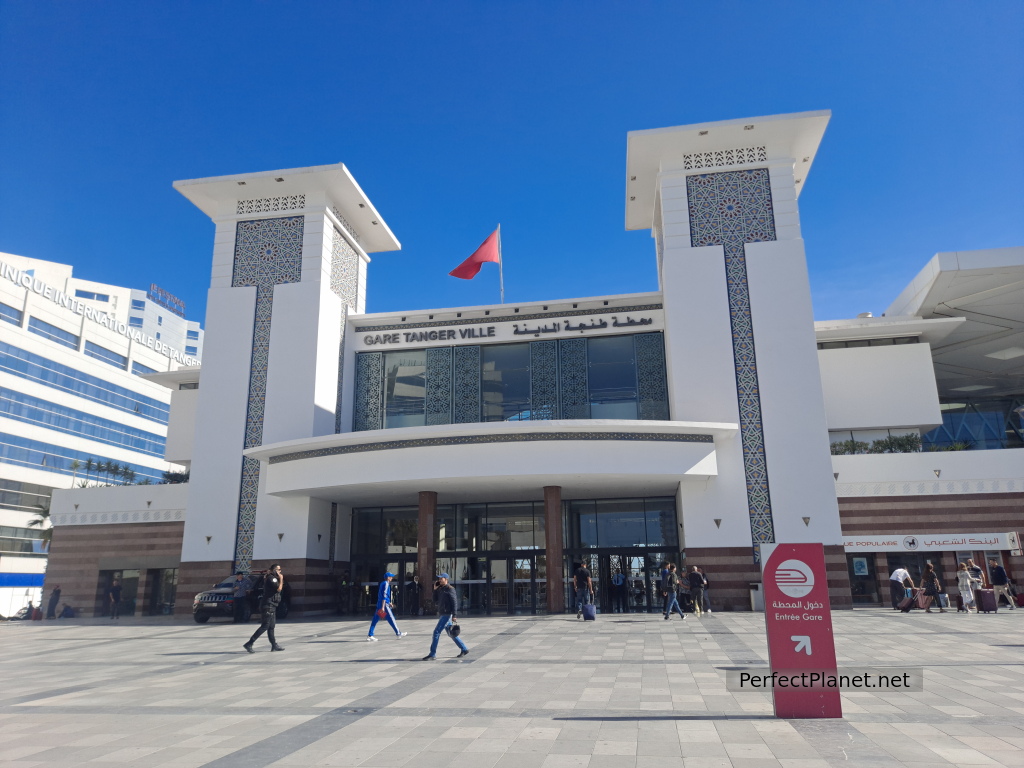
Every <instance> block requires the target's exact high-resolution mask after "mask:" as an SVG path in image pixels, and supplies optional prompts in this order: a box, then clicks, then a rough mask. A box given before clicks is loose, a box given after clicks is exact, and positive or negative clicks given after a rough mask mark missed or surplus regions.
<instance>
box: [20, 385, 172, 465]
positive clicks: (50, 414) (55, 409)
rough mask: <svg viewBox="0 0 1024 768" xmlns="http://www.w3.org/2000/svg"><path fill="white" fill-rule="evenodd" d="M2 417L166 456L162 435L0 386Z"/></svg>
mask: <svg viewBox="0 0 1024 768" xmlns="http://www.w3.org/2000/svg"><path fill="white" fill-rule="evenodd" d="M0 414H2V415H3V416H6V417H7V418H9V419H14V420H15V421H21V422H24V423H26V424H36V425H38V426H41V427H46V428H47V429H52V430H55V431H57V432H64V433H65V434H69V435H80V436H81V437H87V438H89V439H90V440H95V441H97V442H100V443H107V444H108V445H117V446H121V447H124V448H127V449H129V450H132V451H140V452H141V453H148V454H149V455H151V456H157V457H163V455H164V446H165V444H166V440H165V439H164V438H163V437H161V436H160V435H155V434H153V433H151V432H144V431H143V430H141V429H134V428H132V427H126V426H124V425H123V424H120V423H119V422H116V421H110V420H109V419H102V418H100V417H98V416H93V415H92V414H89V413H85V412H83V411H78V410H75V409H74V408H68V407H67V406H64V405H58V404H57V403H51V402H49V401H48V400H42V399H40V398H38V397H33V396H32V395H26V394H22V393H21V392H15V391H14V390H11V389H6V388H4V387H0Z"/></svg>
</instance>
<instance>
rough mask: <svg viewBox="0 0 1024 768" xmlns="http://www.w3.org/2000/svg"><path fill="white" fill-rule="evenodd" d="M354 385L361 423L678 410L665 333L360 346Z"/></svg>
mask: <svg viewBox="0 0 1024 768" xmlns="http://www.w3.org/2000/svg"><path fill="white" fill-rule="evenodd" d="M355 388H356V393H355V408H354V415H353V430H354V431H361V430H368V429H382V428H383V429H388V428H392V427H414V426H423V425H425V424H452V423H471V422H491V421H526V420H533V421H538V420H550V419H627V420H631V419H652V420H667V419H668V418H670V417H669V409H668V386H667V382H666V375H665V354H664V340H663V338H662V334H661V333H660V332H654V333H644V334H631V335H622V336H603V337H593V338H569V339H558V340H541V341H529V342H514V343H511V344H485V345H482V346H460V347H431V348H428V349H420V350H401V351H396V352H360V353H359V354H358V355H357V358H356V384H355Z"/></svg>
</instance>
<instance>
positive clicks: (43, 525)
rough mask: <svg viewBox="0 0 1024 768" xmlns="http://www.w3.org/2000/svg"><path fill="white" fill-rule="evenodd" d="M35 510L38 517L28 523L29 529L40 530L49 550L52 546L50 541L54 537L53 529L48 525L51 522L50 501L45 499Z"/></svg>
mask: <svg viewBox="0 0 1024 768" xmlns="http://www.w3.org/2000/svg"><path fill="white" fill-rule="evenodd" d="M33 509H35V510H36V516H35V517H33V518H32V519H31V520H29V521H28V527H29V528H39V529H41V531H42V534H43V535H42V540H43V541H45V542H46V546H47V548H49V546H50V539H51V538H52V537H53V527H52V526H50V525H48V523H49V522H50V500H49V499H44V500H43V501H42V502H40V503H39V504H36V505H35V507H33Z"/></svg>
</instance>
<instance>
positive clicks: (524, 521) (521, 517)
mask: <svg viewBox="0 0 1024 768" xmlns="http://www.w3.org/2000/svg"><path fill="white" fill-rule="evenodd" d="M533 507H534V505H533V504H532V503H531V502H521V503H518V504H488V505H487V517H486V520H485V522H484V525H483V539H484V542H483V543H484V546H483V547H482V548H483V549H491V550H507V549H532V548H533V547H535V546H536V547H543V546H544V540H543V537H542V538H541V540H540V542H537V541H536V539H535V537H534V521H533Z"/></svg>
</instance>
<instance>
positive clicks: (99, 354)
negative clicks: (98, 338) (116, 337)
mask: <svg viewBox="0 0 1024 768" xmlns="http://www.w3.org/2000/svg"><path fill="white" fill-rule="evenodd" d="M85 354H86V355H88V356H89V357H95V358H96V359H97V360H102V361H103V362H105V363H110V364H111V365H114V366H117V367H118V368H121V369H124V368H127V367H128V358H127V357H125V356H124V355H119V354H117V352H114V351H112V350H109V349H107V348H106V347H101V346H100V345H99V344H93V343H92V342H91V341H87V342H85Z"/></svg>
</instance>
